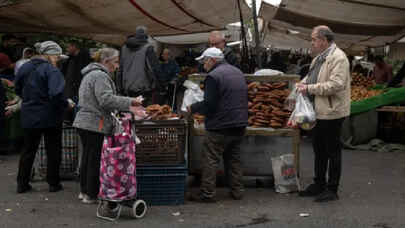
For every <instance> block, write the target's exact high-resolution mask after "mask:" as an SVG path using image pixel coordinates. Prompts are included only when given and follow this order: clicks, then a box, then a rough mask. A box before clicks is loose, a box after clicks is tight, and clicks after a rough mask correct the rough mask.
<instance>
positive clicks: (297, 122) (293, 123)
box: [288, 93, 316, 130]
mask: <svg viewBox="0 0 405 228" xmlns="http://www.w3.org/2000/svg"><path fill="white" fill-rule="evenodd" d="M315 125H316V114H315V111H314V107H313V105H312V102H311V101H309V99H308V97H306V96H304V95H302V93H298V95H297V100H296V103H295V108H294V111H293V112H292V113H291V116H290V119H289V120H288V126H290V127H297V126H298V127H300V128H301V129H303V130H311V129H312V128H314V127H315Z"/></svg>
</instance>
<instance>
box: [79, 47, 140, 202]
mask: <svg viewBox="0 0 405 228" xmlns="http://www.w3.org/2000/svg"><path fill="white" fill-rule="evenodd" d="M98 54H99V57H98V58H99V59H98V60H99V61H98V62H95V63H90V64H89V65H88V66H86V67H85V68H84V69H83V70H82V74H83V75H84V78H83V80H82V83H81V85H80V88H79V106H80V110H79V112H78V113H77V116H76V118H75V121H74V123H73V126H74V127H76V128H78V129H79V135H80V138H81V141H82V143H83V155H82V161H81V164H80V188H81V192H80V194H79V199H81V200H82V202H83V203H87V204H90V203H95V202H96V199H97V195H98V192H99V187H100V181H99V173H100V158H101V149H102V144H103V138H104V135H109V134H112V130H113V119H112V117H111V112H112V111H115V110H118V111H132V112H133V111H134V107H135V106H138V105H140V104H139V103H138V101H137V100H136V99H134V98H130V97H122V96H118V95H117V90H116V88H115V85H114V82H113V80H112V78H111V73H112V72H114V71H115V70H116V69H117V68H118V66H119V52H118V51H117V50H115V49H112V48H102V49H100V51H99V53H98Z"/></svg>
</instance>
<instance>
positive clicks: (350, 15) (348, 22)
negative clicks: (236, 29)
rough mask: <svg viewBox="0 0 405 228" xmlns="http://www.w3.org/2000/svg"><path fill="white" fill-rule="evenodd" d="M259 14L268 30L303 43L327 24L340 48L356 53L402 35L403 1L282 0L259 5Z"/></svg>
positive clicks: (403, 27) (404, 31)
mask: <svg viewBox="0 0 405 228" xmlns="http://www.w3.org/2000/svg"><path fill="white" fill-rule="evenodd" d="M260 15H261V17H263V18H264V19H265V20H266V21H268V22H269V23H268V24H269V26H271V27H269V28H270V30H271V28H272V27H278V28H279V29H289V30H295V31H298V32H299V34H300V35H301V37H302V38H303V39H306V40H307V41H309V40H310V34H311V31H312V28H313V27H315V26H317V25H328V26H329V27H330V28H331V29H332V30H333V31H334V32H335V33H336V42H337V43H338V45H339V46H340V47H342V48H343V49H353V50H356V51H360V50H364V49H366V48H367V47H376V46H383V45H386V44H389V43H393V42H395V41H397V40H399V39H401V38H402V37H403V36H404V35H405V1H403V0H389V1H379V0H367V1H365V0H322V1H319V0H305V1H303V0H288V1H287V0H283V1H282V2H281V4H280V7H275V6H273V5H271V4H268V3H265V2H263V5H262V8H261V11H260ZM270 35H271V31H270ZM304 37H306V38H304Z"/></svg>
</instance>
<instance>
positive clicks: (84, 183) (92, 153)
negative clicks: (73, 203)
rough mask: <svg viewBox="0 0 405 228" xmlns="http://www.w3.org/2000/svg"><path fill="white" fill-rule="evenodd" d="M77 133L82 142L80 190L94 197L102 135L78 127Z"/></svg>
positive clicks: (98, 181) (97, 188)
mask: <svg viewBox="0 0 405 228" xmlns="http://www.w3.org/2000/svg"><path fill="white" fill-rule="evenodd" d="M79 135H80V139H81V141H82V144H83V154H82V161H81V164H80V191H81V192H82V193H84V194H86V195H88V196H89V197H90V198H92V199H96V198H97V195H98V192H99V190H100V179H99V178H100V159H101V149H102V146H103V139H104V135H103V134H101V133H97V132H92V131H87V130H83V129H79Z"/></svg>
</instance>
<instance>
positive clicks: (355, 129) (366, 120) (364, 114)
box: [342, 73, 405, 146]
mask: <svg viewBox="0 0 405 228" xmlns="http://www.w3.org/2000/svg"><path fill="white" fill-rule="evenodd" d="M351 89H352V91H351V100H352V102H351V115H350V117H348V118H347V119H346V120H345V122H344V124H343V133H342V139H343V141H344V142H345V143H346V145H351V146H355V145H359V144H365V143H368V141H370V140H371V139H374V138H377V137H378V135H380V136H381V134H379V133H378V131H381V130H383V128H384V127H383V126H382V122H383V118H381V117H379V116H381V114H379V113H378V112H381V109H378V108H379V107H382V106H388V105H398V104H400V103H402V102H404V101H405V88H386V87H385V86H384V85H376V84H375V82H374V81H373V80H372V79H369V78H367V77H365V76H364V75H361V74H357V73H353V74H352V88H351ZM383 110H386V109H383Z"/></svg>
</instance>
